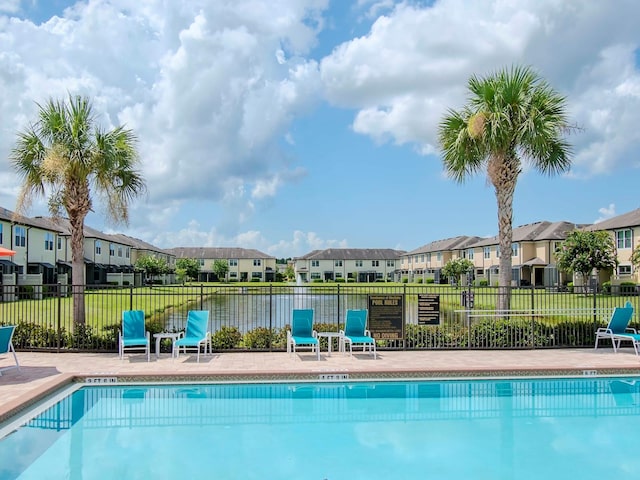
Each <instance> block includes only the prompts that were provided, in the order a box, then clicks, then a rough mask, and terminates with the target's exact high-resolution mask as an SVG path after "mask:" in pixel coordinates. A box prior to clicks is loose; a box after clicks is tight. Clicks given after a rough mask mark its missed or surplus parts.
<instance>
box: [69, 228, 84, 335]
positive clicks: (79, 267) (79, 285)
mask: <svg viewBox="0 0 640 480" xmlns="http://www.w3.org/2000/svg"><path fill="white" fill-rule="evenodd" d="M69 223H70V225H71V291H72V292H73V321H74V323H76V324H82V325H84V324H85V311H84V288H85V283H86V281H85V266H84V235H83V234H82V231H83V227H84V221H83V218H82V217H75V218H69Z"/></svg>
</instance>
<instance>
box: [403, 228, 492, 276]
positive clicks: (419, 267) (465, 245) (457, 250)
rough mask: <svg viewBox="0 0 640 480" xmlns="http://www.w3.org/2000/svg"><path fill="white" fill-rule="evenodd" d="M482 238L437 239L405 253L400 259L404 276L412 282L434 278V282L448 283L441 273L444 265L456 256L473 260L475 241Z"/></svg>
mask: <svg viewBox="0 0 640 480" xmlns="http://www.w3.org/2000/svg"><path fill="white" fill-rule="evenodd" d="M479 240H481V238H480V237H469V236H458V237H452V238H446V239H444V240H436V241H434V242H431V243H427V244H426V245H423V246H421V247H419V248H416V249H415V250H412V251H410V252H408V253H405V254H404V255H402V256H401V259H400V268H401V270H402V278H406V279H408V281H410V282H415V281H419V280H418V279H421V281H423V282H427V281H430V280H431V279H432V280H433V282H434V283H447V279H446V278H444V277H443V276H442V275H441V273H440V272H441V270H442V267H444V266H445V265H446V264H447V262H449V261H450V260H453V259H455V258H469V259H470V260H473V258H474V251H473V248H469V247H470V246H471V245H473V244H474V243H476V242H478V241H479Z"/></svg>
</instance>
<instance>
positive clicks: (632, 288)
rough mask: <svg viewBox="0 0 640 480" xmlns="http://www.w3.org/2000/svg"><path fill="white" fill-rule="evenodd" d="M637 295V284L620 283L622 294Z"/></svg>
mask: <svg viewBox="0 0 640 480" xmlns="http://www.w3.org/2000/svg"><path fill="white" fill-rule="evenodd" d="M629 293H636V284H635V283H634V282H622V283H620V294H621V295H622V294H629Z"/></svg>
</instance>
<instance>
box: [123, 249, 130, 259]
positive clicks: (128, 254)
mask: <svg viewBox="0 0 640 480" xmlns="http://www.w3.org/2000/svg"><path fill="white" fill-rule="evenodd" d="M124 255H125V257H126V258H129V257H130V256H131V248H129V247H127V249H126V250H125V251H124Z"/></svg>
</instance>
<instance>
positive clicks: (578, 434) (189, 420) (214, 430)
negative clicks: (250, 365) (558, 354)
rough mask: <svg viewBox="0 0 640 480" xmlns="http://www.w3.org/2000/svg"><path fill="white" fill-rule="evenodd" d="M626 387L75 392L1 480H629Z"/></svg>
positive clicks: (633, 410)
mask: <svg viewBox="0 0 640 480" xmlns="http://www.w3.org/2000/svg"><path fill="white" fill-rule="evenodd" d="M639 432H640V381H637V380H636V379H633V378H588V379H582V378H580V379H546V380H545V379H539V380H495V381H493V380H492V381H481V380H477V381H475V380H474V381H428V382H427V381H425V382H370V383H369V382H367V383H358V382H351V383H333V382H331V383H328V382H327V383H299V384H242V385H238V384H233V385H232V384H224V385H154V386H147V385H144V386H109V387H105V386H88V387H83V388H81V389H79V390H76V391H75V392H74V393H72V394H71V395H69V396H68V397H66V398H64V399H62V400H61V401H59V402H58V403H56V404H55V405H53V406H51V407H50V408H48V409H47V410H45V411H44V412H43V413H42V414H40V415H38V416H37V417H35V418H33V419H31V420H30V421H28V423H26V424H25V425H24V426H22V427H20V428H18V429H17V430H15V431H14V432H12V433H11V434H9V435H7V436H6V437H5V438H3V439H2V440H0V478H2V479H6V478H24V479H45V478H52V479H63V478H70V479H73V478H78V479H80V478H82V479H85V480H86V479H109V478H114V479H116V478H117V479H161V478H173V479H176V478H177V479H191V478H196V476H198V477H199V478H213V479H260V480H277V479H287V480H290V479H305V480H306V479H312V480H315V479H317V480H324V479H326V480H347V479H348V480H359V479H368V480H371V479H385V480H395V479H469V480H471V479H473V480H475V479H487V480H498V479H518V480H526V479H536V480H537V479H545V480H552V479H562V480H566V479H568V478H579V479H581V480H588V479H597V480H602V479H606V478H615V479H616V480H620V479H638V478H640V454H639V451H638V440H637V439H638V435H639Z"/></svg>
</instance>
